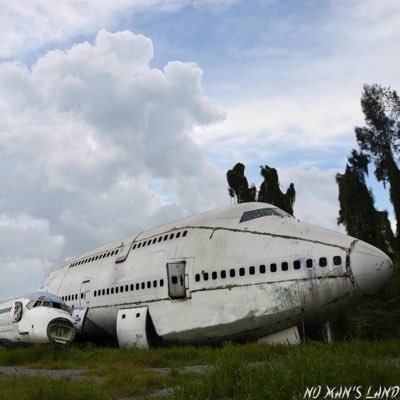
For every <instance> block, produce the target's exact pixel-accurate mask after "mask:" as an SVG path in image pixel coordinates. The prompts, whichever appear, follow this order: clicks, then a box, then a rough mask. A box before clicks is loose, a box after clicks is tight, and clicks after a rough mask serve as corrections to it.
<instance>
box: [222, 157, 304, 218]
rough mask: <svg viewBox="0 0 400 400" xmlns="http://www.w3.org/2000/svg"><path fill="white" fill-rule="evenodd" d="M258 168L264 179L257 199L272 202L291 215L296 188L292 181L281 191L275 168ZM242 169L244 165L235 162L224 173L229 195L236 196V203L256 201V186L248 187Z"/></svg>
mask: <svg viewBox="0 0 400 400" xmlns="http://www.w3.org/2000/svg"><path fill="white" fill-rule="evenodd" d="M260 168H261V176H262V177H263V178H264V181H263V182H262V183H261V186H260V190H259V192H258V198H257V201H259V202H262V203H270V204H273V205H275V206H277V207H279V208H281V209H282V210H285V211H286V212H288V213H289V214H291V215H293V205H294V202H295V200H296V190H295V188H294V185H293V183H291V184H290V185H289V188H288V190H287V191H286V193H282V192H281V189H280V185H279V178H278V172H277V171H276V169H275V168H270V167H268V166H267V165H266V166H265V167H260ZM244 170H245V166H244V165H243V164H242V163H237V164H236V165H235V166H234V167H233V168H232V169H230V170H229V171H228V172H227V173H226V178H227V181H228V185H229V188H228V192H229V195H230V196H231V197H232V198H234V197H236V199H237V202H238V203H248V202H251V201H256V194H257V193H256V188H255V186H254V185H251V186H250V187H249V184H248V181H247V178H246V177H245V175H244Z"/></svg>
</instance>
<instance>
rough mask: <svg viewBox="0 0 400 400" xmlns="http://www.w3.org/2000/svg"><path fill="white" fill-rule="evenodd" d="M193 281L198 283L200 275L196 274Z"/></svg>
mask: <svg viewBox="0 0 400 400" xmlns="http://www.w3.org/2000/svg"><path fill="white" fill-rule="evenodd" d="M194 280H195V281H196V282H199V280H200V274H196V275H195V276H194Z"/></svg>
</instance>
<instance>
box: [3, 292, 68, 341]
mask: <svg viewBox="0 0 400 400" xmlns="http://www.w3.org/2000/svg"><path fill="white" fill-rule="evenodd" d="M74 337H75V327H74V324H73V319H72V316H71V311H70V309H69V307H68V306H67V304H66V303H65V302H64V301H63V300H62V299H60V298H59V297H57V296H55V295H53V294H50V293H44V292H36V293H31V294H29V295H26V296H23V297H19V298H16V299H11V300H7V301H3V302H0V343H3V344H33V343H62V344H67V343H70V342H72V341H73V340H74Z"/></svg>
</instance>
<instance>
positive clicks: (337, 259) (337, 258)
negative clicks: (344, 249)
mask: <svg viewBox="0 0 400 400" xmlns="http://www.w3.org/2000/svg"><path fill="white" fill-rule="evenodd" d="M341 263H342V257H340V256H335V257H333V264H334V265H340V264H341Z"/></svg>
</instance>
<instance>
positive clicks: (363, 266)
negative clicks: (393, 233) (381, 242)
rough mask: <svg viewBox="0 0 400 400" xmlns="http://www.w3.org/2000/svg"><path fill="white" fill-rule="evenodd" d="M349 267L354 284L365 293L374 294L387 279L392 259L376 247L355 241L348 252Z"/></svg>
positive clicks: (390, 270) (391, 266) (389, 274)
mask: <svg viewBox="0 0 400 400" xmlns="http://www.w3.org/2000/svg"><path fill="white" fill-rule="evenodd" d="M350 267H351V270H352V272H353V276H354V280H355V283H356V285H357V286H358V287H359V289H360V290H361V292H363V293H365V294H374V293H376V292H377V291H378V290H379V289H380V288H382V286H383V285H384V284H385V283H386V282H387V281H388V280H389V278H390V276H391V275H392V272H393V263H392V260H391V259H390V258H389V257H388V256H387V255H386V254H385V253H384V252H383V251H381V250H379V249H378V248H376V247H374V246H372V245H370V244H368V243H366V242H363V241H361V240H359V241H357V243H356V244H355V245H354V247H353V250H352V251H351V254H350Z"/></svg>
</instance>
